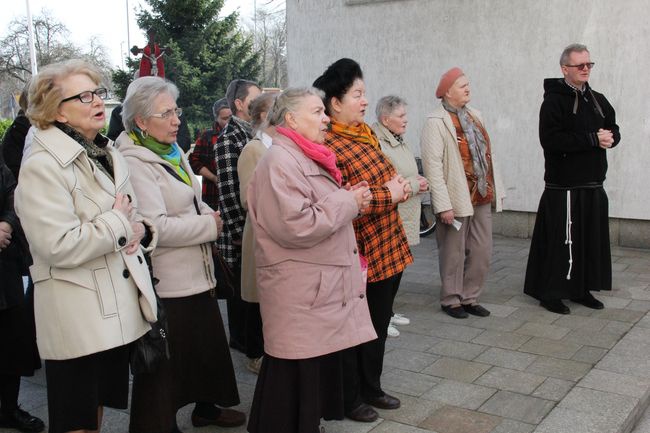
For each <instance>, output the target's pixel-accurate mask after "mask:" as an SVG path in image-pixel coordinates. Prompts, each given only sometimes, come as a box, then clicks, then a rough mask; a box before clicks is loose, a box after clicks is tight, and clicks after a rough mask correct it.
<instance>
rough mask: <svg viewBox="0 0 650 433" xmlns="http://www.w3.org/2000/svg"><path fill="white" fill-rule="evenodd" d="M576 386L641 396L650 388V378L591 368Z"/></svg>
mask: <svg viewBox="0 0 650 433" xmlns="http://www.w3.org/2000/svg"><path fill="white" fill-rule="evenodd" d="M578 386H581V387H584V388H591V389H596V390H599V391H605V392H610V393H611V392H613V393H616V394H621V395H627V396H630V397H636V398H642V397H643V396H644V395H645V394H646V393H647V392H648V390H649V389H650V379H643V378H640V377H637V376H630V375H626V374H619V373H614V372H611V371H604V370H599V369H593V370H591V371H590V372H589V373H587V375H586V376H585V377H583V378H582V380H581V381H580V382H579V383H578Z"/></svg>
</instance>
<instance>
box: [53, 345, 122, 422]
mask: <svg viewBox="0 0 650 433" xmlns="http://www.w3.org/2000/svg"><path fill="white" fill-rule="evenodd" d="M45 378H46V380H47V406H48V408H47V409H48V416H49V423H48V424H49V426H50V428H49V432H50V433H63V432H68V431H72V430H97V428H98V426H97V408H98V407H99V406H107V407H112V408H115V409H126V408H127V406H128V399H129V346H128V345H127V346H119V347H116V348H114V349H110V350H106V351H103V352H98V353H93V354H91V355H87V356H82V357H80V358H73V359H67V360H63V361H54V360H46V361H45Z"/></svg>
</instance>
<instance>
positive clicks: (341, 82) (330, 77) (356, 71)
mask: <svg viewBox="0 0 650 433" xmlns="http://www.w3.org/2000/svg"><path fill="white" fill-rule="evenodd" d="M357 78H358V79H361V80H363V72H361V66H359V64H358V63H357V62H355V61H354V60H352V59H347V58H343V59H339V60H337V61H336V62H334V63H332V64H331V65H329V66H328V67H327V69H326V70H325V72H323V75H321V76H320V77H318V78H316V81H314V84H313V86H314V87H316V88H317V89H320V90H322V91H323V92H324V93H325V100H324V101H323V102H324V104H325V111H326V112H327V114H328V115H329V114H331V105H330V104H331V101H332V98H337V99H339V100H341V99H342V98H343V95H345V94H346V93H347V91H348V90H350V87H352V85H353V84H354V81H355V80H356V79H357Z"/></svg>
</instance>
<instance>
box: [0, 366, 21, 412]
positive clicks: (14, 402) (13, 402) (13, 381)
mask: <svg viewBox="0 0 650 433" xmlns="http://www.w3.org/2000/svg"><path fill="white" fill-rule="evenodd" d="M19 390H20V376H18V375H13V374H0V410H1V411H2V412H3V413H6V414H9V413H12V412H13V411H14V410H15V409H16V408H17V407H18V391H19Z"/></svg>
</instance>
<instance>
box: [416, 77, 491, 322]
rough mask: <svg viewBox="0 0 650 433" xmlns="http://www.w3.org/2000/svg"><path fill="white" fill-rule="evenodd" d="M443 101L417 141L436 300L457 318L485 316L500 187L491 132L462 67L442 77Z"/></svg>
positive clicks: (438, 92) (445, 310) (438, 94)
mask: <svg viewBox="0 0 650 433" xmlns="http://www.w3.org/2000/svg"><path fill="white" fill-rule="evenodd" d="M436 97H437V98H439V99H441V100H442V104H441V105H440V107H438V108H437V109H436V110H435V111H434V112H433V113H432V114H430V115H429V116H428V118H427V119H426V121H425V125H424V129H423V130H422V137H421V141H420V147H421V151H422V165H423V169H424V175H425V176H426V178H427V180H428V181H429V185H430V188H431V203H432V204H433V210H434V212H435V214H436V217H437V219H438V222H439V223H442V224H439V225H438V228H437V229H436V238H437V241H438V251H439V257H440V259H439V265H440V278H441V280H442V288H441V291H440V304H441V306H442V310H443V311H444V312H446V313H447V314H449V315H450V316H451V317H454V318H457V319H464V318H467V317H468V315H469V314H472V315H475V316H481V317H485V316H489V315H490V312H489V311H488V310H487V309H486V308H484V307H483V306H481V305H480V304H479V303H478V299H479V296H480V295H481V292H482V290H483V283H484V282H485V278H486V276H487V273H488V270H489V268H490V256H491V255H492V212H491V204H492V203H495V205H496V210H497V212H498V211H500V210H501V200H502V199H503V197H502V196H501V193H502V191H503V189H502V188H501V187H500V185H499V184H498V182H495V179H496V180H498V176H496V170H495V166H494V154H493V152H492V146H491V143H490V136H489V135H488V133H487V131H486V130H485V127H484V126H483V125H484V123H483V119H482V117H481V114H480V113H479V112H478V111H477V110H475V109H473V108H471V107H469V106H468V105H467V103H468V102H469V100H470V88H469V80H468V79H467V76H466V75H465V74H464V73H463V71H462V70H461V69H460V68H452V69H450V70H449V71H447V72H445V73H444V74H443V76H442V77H441V78H440V83H439V84H438V88H437V89H436Z"/></svg>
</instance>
